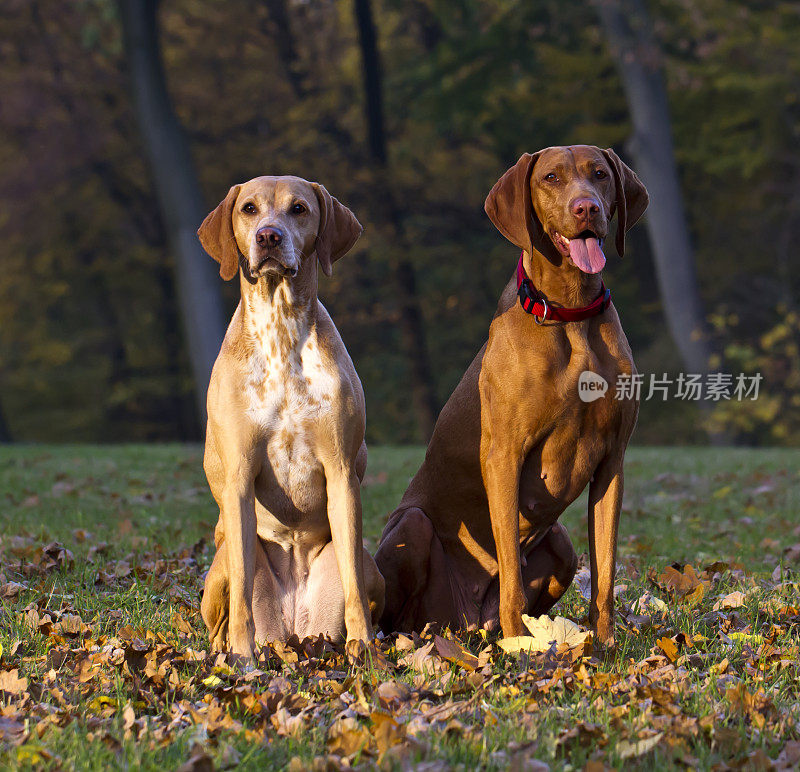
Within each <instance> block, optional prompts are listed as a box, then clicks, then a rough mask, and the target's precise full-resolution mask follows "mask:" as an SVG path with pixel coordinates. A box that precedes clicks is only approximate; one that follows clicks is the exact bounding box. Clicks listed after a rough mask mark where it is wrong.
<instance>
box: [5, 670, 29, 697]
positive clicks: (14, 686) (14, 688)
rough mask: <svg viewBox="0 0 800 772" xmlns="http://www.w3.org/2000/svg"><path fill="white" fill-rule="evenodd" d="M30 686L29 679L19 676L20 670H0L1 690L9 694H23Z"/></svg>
mask: <svg viewBox="0 0 800 772" xmlns="http://www.w3.org/2000/svg"><path fill="white" fill-rule="evenodd" d="M27 688H28V679H27V678H20V677H19V670H17V669H16V668H15V669H14V670H3V671H0V691H2V692H6V693H7V694H21V693H22V692H24V691H26V690H27Z"/></svg>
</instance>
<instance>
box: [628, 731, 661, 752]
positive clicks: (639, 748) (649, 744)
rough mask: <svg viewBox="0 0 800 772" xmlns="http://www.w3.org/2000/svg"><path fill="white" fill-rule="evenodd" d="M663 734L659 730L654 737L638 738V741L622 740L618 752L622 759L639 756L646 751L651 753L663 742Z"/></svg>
mask: <svg viewBox="0 0 800 772" xmlns="http://www.w3.org/2000/svg"><path fill="white" fill-rule="evenodd" d="M663 736H664V733H663V732H659V733H658V734H655V735H653V736H652V737H647V738H645V739H644V740H637V741H636V742H628V741H627V740H621V741H620V742H619V744H618V745H617V754H618V755H619V757H620V758H621V759H632V758H635V757H637V756H644V754H645V753H649V752H650V751H651V750H653V748H655V747H656V745H658V743H659V742H661V738H662V737H663Z"/></svg>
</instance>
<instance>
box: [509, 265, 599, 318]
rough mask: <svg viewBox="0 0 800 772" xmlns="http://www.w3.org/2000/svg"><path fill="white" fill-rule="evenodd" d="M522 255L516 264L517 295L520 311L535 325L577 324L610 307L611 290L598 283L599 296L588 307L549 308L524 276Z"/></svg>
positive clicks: (542, 296)
mask: <svg viewBox="0 0 800 772" xmlns="http://www.w3.org/2000/svg"><path fill="white" fill-rule="evenodd" d="M524 254H525V253H524V252H523V253H522V255H520V256H519V262H518V263H517V294H518V295H519V302H520V305H521V306H522V309H523V310H524V311H525V312H526V313H529V314H532V315H533V320H534V321H535V322H536V324H543V323H544V322H545V321H546V320H552V321H554V322H579V321H580V320H581V319H588V318H589V317H591V316H597V315H598V314H602V313H603V311H605V310H606V309H607V308H608V307H609V305H611V290H610V289H606V285H605V284H603V282H602V281H601V282H600V296H599V297H598V298H597V300H594V301H593V302H591V303H589V305H588V306H582V307H580V308H563V307H561V306H551V305H550V304H549V303H548V302H547V298H545V297H544V295H542V294H541V293H540V292H538V291H537V289H536V287H534V286H533V282H532V281H531V280H530V279H529V278H528V277H527V275H526V274H525V268H524V267H523V265H522V256H523V255H524Z"/></svg>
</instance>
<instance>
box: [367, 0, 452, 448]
mask: <svg viewBox="0 0 800 772" xmlns="http://www.w3.org/2000/svg"><path fill="white" fill-rule="evenodd" d="M355 18H356V25H357V27H358V37H359V44H360V48H361V64H362V73H363V78H364V114H365V118H366V123H367V137H368V143H369V150H370V158H371V160H372V165H373V168H374V169H375V175H374V184H375V188H376V190H375V195H374V196H373V197H372V200H373V202H374V203H375V205H376V206H377V207H378V208H379V209H382V210H383V211H382V218H381V219H382V220H383V221H384V222H385V224H386V225H387V227H388V228H389V230H390V231H391V232H392V236H393V241H394V242H395V244H401V245H404V246H407V239H406V238H405V229H404V226H403V218H402V214H401V210H400V207H399V206H398V204H397V202H396V201H395V199H394V194H393V187H392V185H391V181H390V179H389V178H390V175H389V161H388V159H389V153H388V149H387V142H386V129H385V120H384V107H383V82H382V73H381V59H380V52H379V51H378V42H377V35H376V30H375V23H374V21H373V18H372V6H371V4H370V0H355ZM406 252H407V249H402V250H401V253H406ZM392 278H393V284H394V288H395V292H396V294H397V300H398V303H399V306H400V332H401V345H402V346H403V349H404V353H405V355H406V359H407V361H408V365H409V375H410V379H411V398H412V402H413V405H414V413H415V415H416V419H417V431H418V433H419V435H420V439H421V440H423V441H425V442H427V441H428V440H429V439H430V436H431V434H432V432H433V425H434V424H435V423H436V415H437V413H438V405H437V400H436V394H435V391H434V388H433V378H432V375H431V368H430V360H429V358H428V346H427V343H426V340H425V325H424V320H423V318H422V312H421V310H420V306H419V297H418V295H417V283H416V275H415V272H414V266H413V264H412V263H411V261H410V260H408V259H406V258H405V257H402V256H400V257H398V258H397V259H396V260H394V261H393V264H392Z"/></svg>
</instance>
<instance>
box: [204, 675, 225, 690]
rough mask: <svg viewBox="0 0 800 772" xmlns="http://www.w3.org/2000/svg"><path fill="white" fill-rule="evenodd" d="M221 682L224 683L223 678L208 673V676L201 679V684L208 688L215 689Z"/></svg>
mask: <svg viewBox="0 0 800 772" xmlns="http://www.w3.org/2000/svg"><path fill="white" fill-rule="evenodd" d="M222 683H224V682H223V680H222V679H221V678H220V677H219V676H215V675H210V676H208V678H204V679H203V685H204V686H207V687H208V688H209V689H216V687H217V686H219V685H220V684H222Z"/></svg>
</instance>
